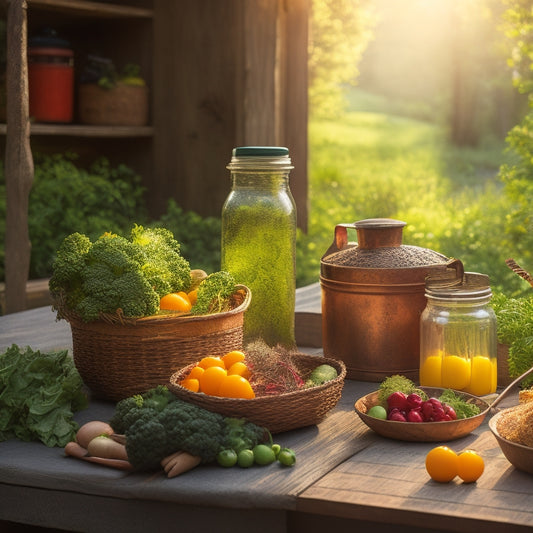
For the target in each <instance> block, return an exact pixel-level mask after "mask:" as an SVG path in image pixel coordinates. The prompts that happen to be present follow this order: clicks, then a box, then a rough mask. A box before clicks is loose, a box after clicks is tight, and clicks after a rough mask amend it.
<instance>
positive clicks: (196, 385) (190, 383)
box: [180, 378, 200, 392]
mask: <svg viewBox="0 0 533 533" xmlns="http://www.w3.org/2000/svg"><path fill="white" fill-rule="evenodd" d="M180 385H181V386H182V387H185V388H186V389H189V390H190V391H192V392H198V391H199V390H200V382H199V381H198V380H197V379H194V378H187V379H184V380H182V381H181V382H180Z"/></svg>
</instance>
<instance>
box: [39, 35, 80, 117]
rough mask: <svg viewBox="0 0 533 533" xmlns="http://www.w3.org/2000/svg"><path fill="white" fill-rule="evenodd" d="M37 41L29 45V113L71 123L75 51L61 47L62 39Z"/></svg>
mask: <svg viewBox="0 0 533 533" xmlns="http://www.w3.org/2000/svg"><path fill="white" fill-rule="evenodd" d="M34 42H35V45H34V46H31V45H30V47H28V89H29V105H30V116H31V117H32V118H33V119H34V120H36V121H38V122H72V118H73V109H74V105H73V99H74V52H73V51H72V50H71V49H70V48H68V47H65V46H58V44H62V43H64V41H61V40H54V39H49V40H48V41H45V40H44V39H39V40H37V39H36V40H35V41H34ZM54 45H55V46H54Z"/></svg>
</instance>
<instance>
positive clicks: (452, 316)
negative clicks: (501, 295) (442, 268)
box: [420, 272, 497, 396]
mask: <svg viewBox="0 0 533 533" xmlns="http://www.w3.org/2000/svg"><path fill="white" fill-rule="evenodd" d="M491 297H492V292H491V290H490V287H489V281H488V276H486V275H484V274H477V273H474V272H466V273H465V274H464V278H463V281H462V283H460V284H458V285H456V286H452V287H439V286H438V283H437V284H435V285H432V284H431V281H430V280H428V282H427V283H426V299H427V305H426V308H425V309H424V311H423V312H422V315H421V317H420V385H423V386H428V387H443V388H446V389H455V390H460V391H465V392H468V393H470V394H474V395H476V396H483V395H485V394H491V393H493V392H495V391H496V387H497V336H496V334H497V322H496V315H495V313H494V310H493V309H492V308H491V307H490V306H489V302H490V299H491Z"/></svg>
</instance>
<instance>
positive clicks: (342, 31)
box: [309, 0, 373, 117]
mask: <svg viewBox="0 0 533 533" xmlns="http://www.w3.org/2000/svg"><path fill="white" fill-rule="evenodd" d="M372 21H373V16H372V11H371V1H370V0H313V1H312V8H311V21H310V43H309V112H310V113H311V114H312V115H314V116H328V117H335V116H338V114H339V113H341V112H342V111H343V109H344V107H345V105H344V100H343V85H350V84H354V83H355V80H356V79H357V75H358V68H357V65H358V63H359V60H360V59H361V56H362V54H363V51H364V49H365V48H366V45H367V44H368V42H369V40H370V38H371V35H372V32H371V28H372Z"/></svg>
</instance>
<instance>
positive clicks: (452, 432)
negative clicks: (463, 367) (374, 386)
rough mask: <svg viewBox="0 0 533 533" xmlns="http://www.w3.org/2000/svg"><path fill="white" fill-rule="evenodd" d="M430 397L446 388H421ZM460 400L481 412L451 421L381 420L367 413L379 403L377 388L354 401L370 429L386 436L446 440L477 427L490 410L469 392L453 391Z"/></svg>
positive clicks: (398, 438) (423, 440)
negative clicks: (469, 403) (476, 407)
mask: <svg viewBox="0 0 533 533" xmlns="http://www.w3.org/2000/svg"><path fill="white" fill-rule="evenodd" d="M420 388H421V389H422V390H423V391H424V392H425V393H426V394H427V395H428V396H429V397H430V398H431V397H435V398H438V397H439V396H440V395H441V394H442V392H443V391H444V390H445V389H441V388H435V387H420ZM454 392H455V393H456V394H458V395H460V396H461V397H462V398H463V399H465V400H467V401H469V402H471V403H473V404H475V405H477V406H478V407H479V408H480V409H481V412H480V413H479V414H478V415H476V416H472V417H470V418H463V419H461V420H450V421H447V422H396V421H394V420H382V419H380V418H375V417H373V416H369V415H367V412H368V411H369V409H370V408H371V407H373V406H374V405H378V403H379V402H378V395H379V391H374V392H371V393H370V394H367V395H366V396H363V397H362V398H359V400H357V402H356V403H355V411H356V413H357V414H358V415H359V418H361V420H362V421H363V422H364V423H365V424H366V425H367V426H368V427H369V428H370V429H372V430H373V431H375V432H376V433H378V434H379V435H381V436H382V437H387V438H389V439H396V440H403V441H411V442H445V441H450V440H455V439H459V438H461V437H464V436H465V435H468V434H469V433H470V432H471V431H473V430H474V429H476V428H477V427H478V426H479V425H481V423H482V422H483V420H484V419H485V417H486V416H487V413H488V411H489V409H490V405H489V404H488V403H487V402H485V401H484V400H482V399H481V398H478V397H477V396H473V395H472V394H467V393H465V392H460V391H454Z"/></svg>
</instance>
